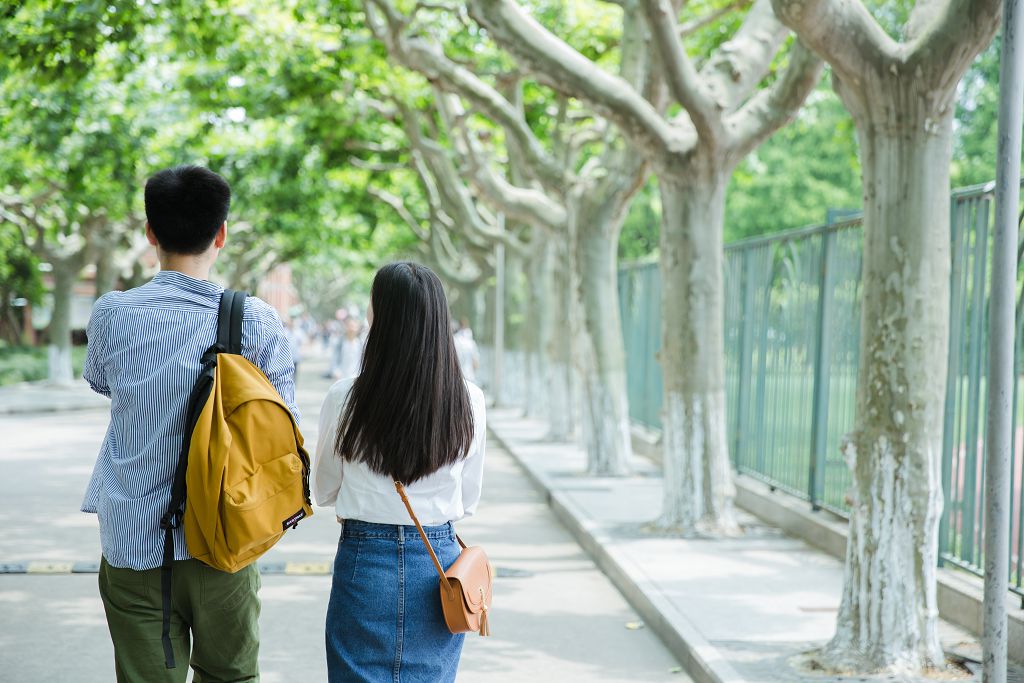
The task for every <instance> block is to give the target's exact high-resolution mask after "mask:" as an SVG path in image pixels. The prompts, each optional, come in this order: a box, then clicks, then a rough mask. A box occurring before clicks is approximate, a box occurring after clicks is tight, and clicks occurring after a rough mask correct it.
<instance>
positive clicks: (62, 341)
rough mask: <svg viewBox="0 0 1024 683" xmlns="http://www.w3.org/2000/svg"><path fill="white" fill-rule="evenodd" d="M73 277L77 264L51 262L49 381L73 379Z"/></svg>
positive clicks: (67, 382) (63, 381) (69, 380)
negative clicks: (74, 265)
mask: <svg viewBox="0 0 1024 683" xmlns="http://www.w3.org/2000/svg"><path fill="white" fill-rule="evenodd" d="M77 279H78V270H77V268H72V267H70V266H68V265H66V264H62V263H59V262H54V264H53V315H52V317H51V318H50V328H49V337H50V345H49V348H48V349H47V357H48V375H49V381H50V383H51V384H58V385H68V384H71V382H72V381H73V380H74V372H73V370H72V367H71V301H72V298H73V296H74V288H75V282H76V281H77Z"/></svg>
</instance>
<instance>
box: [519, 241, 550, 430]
mask: <svg viewBox="0 0 1024 683" xmlns="http://www.w3.org/2000/svg"><path fill="white" fill-rule="evenodd" d="M554 249H555V245H554V243H553V242H552V241H551V240H550V239H543V241H542V244H541V245H540V248H539V249H537V250H536V251H535V252H534V254H533V258H532V259H531V260H530V262H529V263H528V264H527V275H528V278H527V283H526V286H527V287H528V289H529V294H528V295H529V309H528V310H529V311H530V313H529V315H528V316H527V318H526V321H525V329H524V330H523V336H525V337H526V340H527V349H526V353H527V356H526V361H527V365H526V372H527V377H526V405H525V406H524V414H525V415H526V416H527V417H532V418H546V417H547V416H548V415H549V404H550V394H549V391H548V389H549V386H548V375H549V373H550V371H551V363H550V359H549V357H548V347H549V344H550V341H551V337H552V336H553V333H554V326H555V319H554V316H553V309H554V306H553V304H554V302H553V301H552V299H553V296H552V290H553V286H554V253H553V252H554Z"/></svg>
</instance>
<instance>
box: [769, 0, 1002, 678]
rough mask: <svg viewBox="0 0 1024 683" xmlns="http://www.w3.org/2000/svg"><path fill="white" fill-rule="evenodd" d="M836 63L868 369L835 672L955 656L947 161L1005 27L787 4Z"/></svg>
mask: <svg viewBox="0 0 1024 683" xmlns="http://www.w3.org/2000/svg"><path fill="white" fill-rule="evenodd" d="M774 5H775V8H776V11H777V12H778V14H779V16H780V17H781V18H782V20H783V21H784V22H786V24H787V25H789V26H790V27H792V28H793V30H795V31H796V33H797V35H799V36H800V38H801V40H803V41H805V42H806V43H807V45H808V46H810V47H811V48H812V49H813V50H815V51H816V52H817V53H818V54H820V55H821V56H822V57H823V58H824V59H826V60H827V61H828V62H829V64H830V65H831V66H832V73H833V83H834V87H835V89H836V92H837V93H838V94H839V96H840V98H841V99H842V100H843V103H844V104H845V105H846V108H847V109H848V110H849V111H850V113H851V115H852V116H853V120H854V123H855V125H856V127H857V138H858V142H859V144H860V155H861V169H862V179H863V187H864V265H863V275H862V280H863V281H862V285H861V286H862V291H863V300H862V301H863V303H862V306H863V311H862V317H861V320H862V322H861V325H862V329H863V330H864V333H863V334H862V337H861V352H860V358H861V364H860V375H859V377H858V385H857V411H856V422H855V426H854V430H853V432H852V433H851V434H849V435H848V436H847V438H846V441H845V445H844V447H843V452H844V455H845V457H846V459H847V462H848V463H849V464H850V467H851V469H852V470H853V473H854V484H853V491H852V497H853V505H852V510H851V516H850V532H849V540H848V544H847V555H846V578H845V582H844V588H843V600H842V604H841V606H840V609H839V616H838V620H837V627H836V634H835V636H834V637H833V639H832V641H831V642H830V643H829V645H828V646H827V647H826V648H825V651H824V657H825V660H826V661H827V662H828V663H829V664H830V665H831V666H833V667H838V668H843V669H857V670H875V669H900V670H911V671H916V670H920V669H922V668H928V667H941V666H943V665H944V661H945V660H944V657H943V653H942V648H941V646H940V643H939V637H938V631H937V622H938V608H937V606H936V601H935V600H936V598H935V568H936V566H937V560H938V557H937V553H938V525H939V517H940V515H941V512H942V486H941V481H940V452H941V448H942V443H941V439H942V423H943V419H942V418H943V398H944V396H945V393H946V392H945V390H946V361H947V346H948V338H949V286H950V282H949V278H950V234H949V165H950V149H951V138H952V123H953V113H954V105H955V97H956V87H957V83H958V82H959V81H960V78H961V76H962V75H963V74H964V72H965V71H966V69H967V68H968V67H969V66H970V64H971V62H972V60H973V59H974V57H975V56H977V54H978V53H979V52H980V51H981V50H983V49H984V48H985V46H986V45H988V43H989V41H990V40H991V39H992V36H993V35H994V33H995V31H996V29H997V27H998V23H999V13H1000V3H999V2H998V1H997V0H942V1H939V0H934V1H927V2H918V3H917V5H916V6H915V7H914V10H913V12H912V13H911V14H910V17H909V20H908V21H907V23H906V24H905V26H903V27H901V33H902V36H901V39H900V40H897V39H894V38H892V37H890V35H889V34H888V33H886V31H885V30H884V29H883V28H882V27H881V26H880V25H879V23H878V22H877V21H876V20H875V18H874V17H873V16H872V15H871V14H870V13H869V12H868V10H867V9H866V8H865V7H864V5H862V4H861V3H860V2H859V0H843V1H839V0H774Z"/></svg>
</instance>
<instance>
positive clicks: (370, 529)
mask: <svg viewBox="0 0 1024 683" xmlns="http://www.w3.org/2000/svg"><path fill="white" fill-rule="evenodd" d="M341 527H342V532H341V533H342V536H343V537H344V538H383V539H393V540H396V541H402V540H409V539H419V537H420V533H419V531H417V530H416V527H415V526H413V525H412V524H377V523H375V522H364V521H363V520H361V519H343V520H342V521H341ZM423 531H424V533H426V534H427V538H437V539H442V538H447V539H449V540H455V525H453V524H452V523H451V522H445V523H444V524H440V525H438V526H425V527H423Z"/></svg>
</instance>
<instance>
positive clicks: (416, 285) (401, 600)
mask: <svg viewBox="0 0 1024 683" xmlns="http://www.w3.org/2000/svg"><path fill="white" fill-rule="evenodd" d="M371 298H372V305H371V311H370V313H369V319H370V332H369V337H368V339H367V342H366V354H365V358H364V362H363V370H362V374H360V375H359V376H358V377H348V378H346V379H342V380H341V381H339V382H337V383H336V384H335V385H334V386H333V387H331V389H330V391H329V392H328V394H327V397H326V398H325V399H324V403H323V408H322V409H321V411H320V431H319V439H318V441H317V447H316V463H315V465H314V470H313V478H314V482H313V488H314V495H315V497H316V500H317V504H319V505H333V506H334V508H335V511H336V513H337V515H338V518H339V520H342V531H341V539H340V540H339V543H338V551H337V556H336V558H335V561H334V578H333V581H332V585H331V597H330V602H329V604H328V607H327V674H328V680H329V681H330V682H331V683H340V682H342V681H391V680H395V681H397V680H399V677H401V680H403V681H405V680H409V681H430V682H431V683H444V682H446V681H454V680H455V675H456V672H457V670H458V666H459V657H460V655H461V652H462V642H463V639H464V637H465V636H464V634H462V633H460V634H458V635H453V634H452V633H451V632H450V631H449V630H448V628H447V627H446V625H445V620H444V616H443V614H442V611H441V601H440V596H439V594H438V577H437V574H436V571H435V566H434V564H433V560H432V559H431V555H430V553H429V552H428V550H427V549H426V546H424V545H423V543H422V542H421V539H420V537H419V535H418V533H417V530H416V527H415V526H412V525H411V524H410V522H411V519H410V515H409V512H408V511H407V510H406V508H405V507H404V505H403V503H402V500H401V498H400V497H399V495H398V493H397V492H396V490H395V489H396V485H395V482H402V483H403V484H405V490H406V492H407V495H408V497H409V500H410V503H411V507H412V509H413V510H414V511H415V513H416V514H417V516H418V517H419V519H420V522H421V523H422V524H423V525H424V532H425V534H426V536H427V539H428V541H429V542H430V544H431V546H432V547H433V549H434V552H435V553H436V555H437V557H438V560H439V562H440V563H441V564H442V565H443V566H444V567H448V566H450V565H451V564H452V563H453V562H454V561H455V559H456V558H457V557H459V553H460V546H459V542H458V541H457V540H456V538H455V531H454V528H453V526H452V522H454V521H457V520H460V519H462V518H464V517H468V516H469V515H472V514H473V512H474V511H475V510H476V507H477V503H478V502H479V500H480V489H481V482H482V479H483V464H484V441H485V426H484V410H485V408H484V396H483V393H482V392H481V391H480V389H478V388H477V387H475V386H473V385H472V384H469V383H468V382H466V381H464V379H463V377H462V373H461V372H460V371H459V366H458V360H457V359H456V356H455V347H454V342H453V341H452V334H451V327H450V326H451V322H450V320H449V317H448V307H447V305H446V302H445V297H444V290H443V288H442V286H441V281H440V280H438V278H437V276H436V275H434V273H432V272H431V271H430V270H428V269H427V268H425V267H423V266H421V265H418V264H414V263H396V264H392V265H389V266H385V267H384V268H381V270H380V271H379V272H378V273H377V277H376V278H375V279H374V282H373V290H372V293H371Z"/></svg>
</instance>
